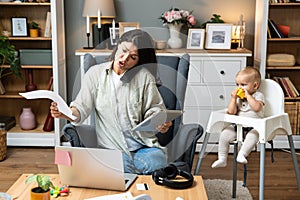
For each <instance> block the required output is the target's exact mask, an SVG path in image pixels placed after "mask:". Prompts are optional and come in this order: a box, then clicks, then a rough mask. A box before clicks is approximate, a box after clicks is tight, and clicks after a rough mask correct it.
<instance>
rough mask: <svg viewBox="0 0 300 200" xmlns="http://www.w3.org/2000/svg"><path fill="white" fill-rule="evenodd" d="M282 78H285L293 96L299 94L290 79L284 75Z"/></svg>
mask: <svg viewBox="0 0 300 200" xmlns="http://www.w3.org/2000/svg"><path fill="white" fill-rule="evenodd" d="M284 79H285V80H286V82H287V84H288V86H289V87H290V88H291V90H292V91H293V93H294V95H295V97H298V96H299V95H300V94H299V91H298V90H297V88H296V86H295V85H294V84H293V82H292V81H291V79H290V78H289V77H284Z"/></svg>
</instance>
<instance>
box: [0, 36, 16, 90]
mask: <svg viewBox="0 0 300 200" xmlns="http://www.w3.org/2000/svg"><path fill="white" fill-rule="evenodd" d="M6 65H9V66H10V67H6ZM11 74H14V75H16V76H17V77H21V67H20V61H19V58H18V55H17V53H16V50H15V46H14V45H12V44H10V42H9V40H8V37H6V36H0V94H4V93H5V88H4V86H3V84H2V80H3V78H4V77H6V76H8V75H11Z"/></svg>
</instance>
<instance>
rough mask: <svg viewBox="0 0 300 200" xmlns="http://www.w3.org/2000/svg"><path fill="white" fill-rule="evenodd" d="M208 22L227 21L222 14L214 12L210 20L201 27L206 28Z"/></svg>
mask: <svg viewBox="0 0 300 200" xmlns="http://www.w3.org/2000/svg"><path fill="white" fill-rule="evenodd" d="M207 23H225V22H224V20H223V19H221V15H218V14H213V16H212V17H211V18H210V20H209V21H207V22H204V23H203V24H202V25H201V27H202V28H206V24H207Z"/></svg>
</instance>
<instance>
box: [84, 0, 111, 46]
mask: <svg viewBox="0 0 300 200" xmlns="http://www.w3.org/2000/svg"><path fill="white" fill-rule="evenodd" d="M115 16H116V14H115V6H114V2H113V0H85V1H84V6H83V10H82V17H86V35H87V42H88V46H87V47H84V48H85V49H92V48H93V47H90V18H97V24H98V31H99V32H100V30H101V18H111V19H114V18H115Z"/></svg>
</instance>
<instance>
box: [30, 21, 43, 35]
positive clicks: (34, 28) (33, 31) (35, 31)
mask: <svg viewBox="0 0 300 200" xmlns="http://www.w3.org/2000/svg"><path fill="white" fill-rule="evenodd" d="M39 30H40V25H39V24H38V23H37V22H35V21H32V22H31V23H30V24H29V34H30V37H38V36H39Z"/></svg>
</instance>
